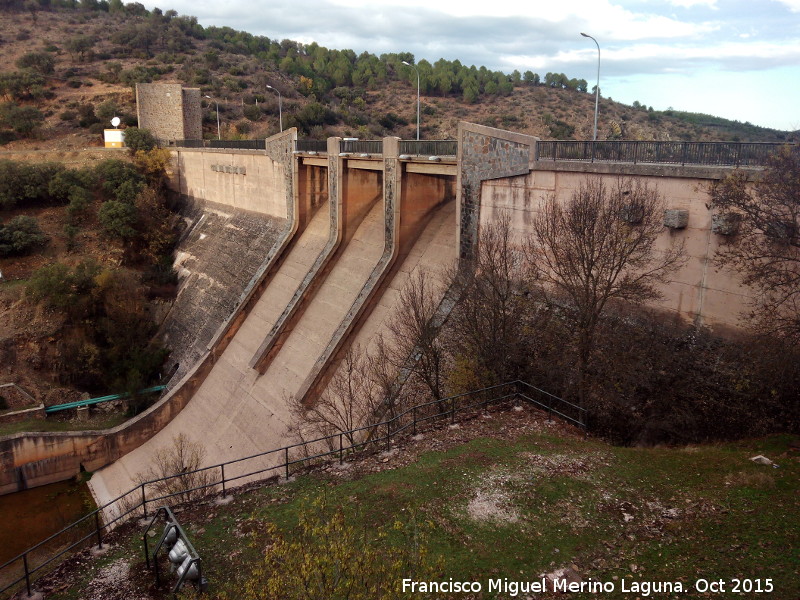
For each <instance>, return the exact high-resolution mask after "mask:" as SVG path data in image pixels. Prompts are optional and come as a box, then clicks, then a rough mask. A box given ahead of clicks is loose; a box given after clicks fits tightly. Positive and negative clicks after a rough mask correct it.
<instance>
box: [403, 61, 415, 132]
mask: <svg viewBox="0 0 800 600" xmlns="http://www.w3.org/2000/svg"><path fill="white" fill-rule="evenodd" d="M403 64H404V65H406V66H407V67H411V68H412V69H414V70H415V71H416V72H417V141H419V69H417V67H416V66H415V65H412V64H411V63H409V62H406V61H403Z"/></svg>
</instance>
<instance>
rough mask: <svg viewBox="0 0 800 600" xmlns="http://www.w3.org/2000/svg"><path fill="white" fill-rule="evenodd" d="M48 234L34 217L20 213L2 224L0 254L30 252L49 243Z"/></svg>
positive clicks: (0, 227) (0, 226)
mask: <svg viewBox="0 0 800 600" xmlns="http://www.w3.org/2000/svg"><path fill="white" fill-rule="evenodd" d="M47 239H48V238H47V236H46V235H45V234H44V233H43V232H42V230H41V229H40V228H39V223H38V222H37V221H36V219H34V218H33V217H29V216H26V215H19V216H16V217H14V218H13V219H11V220H10V221H9V222H8V223H6V224H5V225H0V256H19V255H23V254H29V253H30V252H32V251H33V250H34V248H36V247H37V246H42V245H44V244H46V243H47Z"/></svg>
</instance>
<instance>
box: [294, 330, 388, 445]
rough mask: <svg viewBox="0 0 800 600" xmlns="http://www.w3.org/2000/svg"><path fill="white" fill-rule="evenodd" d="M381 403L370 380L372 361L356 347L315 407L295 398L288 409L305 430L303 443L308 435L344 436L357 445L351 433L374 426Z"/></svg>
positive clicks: (349, 350) (353, 347)
mask: <svg viewBox="0 0 800 600" xmlns="http://www.w3.org/2000/svg"><path fill="white" fill-rule="evenodd" d="M381 401H382V399H381V398H379V397H378V395H377V394H375V393H374V386H373V384H372V381H371V379H370V374H369V358H368V357H367V356H366V355H365V354H364V353H363V352H362V351H361V348H360V347H359V346H358V345H354V346H351V347H350V348H349V349H348V350H347V352H346V353H345V355H344V358H343V359H342V362H341V364H340V365H339V368H338V369H337V370H336V373H335V374H334V376H333V377H332V378H331V380H330V383H329V384H328V387H327V388H326V389H325V391H324V392H323V393H322V394H321V395H320V397H319V399H318V400H317V401H316V402H315V403H314V405H313V406H310V407H308V406H305V405H303V403H302V401H300V400H298V399H295V398H292V399H291V400H290V402H289V405H290V408H291V411H292V413H293V414H294V416H295V417H296V420H297V421H298V422H299V423H301V424H302V425H303V426H305V428H306V429H305V430H304V431H305V433H303V431H301V432H300V433H301V438H302V439H304V438H305V437H306V435H307V432H308V431H311V432H312V435H315V436H319V437H323V436H332V435H335V434H338V433H342V434H344V438H345V439H346V440H347V441H348V442H349V443H350V445H354V444H355V443H357V442H358V441H359V440H357V439H356V438H357V436H356V435H355V434H354V433H352V430H353V429H357V428H359V427H363V426H366V425H371V424H372V423H374V420H375V413H376V409H377V408H378V406H379V405H380V403H381ZM332 444H333V440H331V441H330V444H328V445H329V447H330V448H333V445H332Z"/></svg>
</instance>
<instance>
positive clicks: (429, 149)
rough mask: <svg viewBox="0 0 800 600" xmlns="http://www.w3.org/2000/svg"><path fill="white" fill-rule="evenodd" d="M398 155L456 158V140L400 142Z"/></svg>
mask: <svg viewBox="0 0 800 600" xmlns="http://www.w3.org/2000/svg"><path fill="white" fill-rule="evenodd" d="M400 154H401V155H403V154H409V155H411V156H457V155H458V141H456V140H401V141H400Z"/></svg>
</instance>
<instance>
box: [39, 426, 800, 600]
mask: <svg viewBox="0 0 800 600" xmlns="http://www.w3.org/2000/svg"><path fill="white" fill-rule="evenodd" d="M791 441H792V438H791V437H790V436H783V435H776V436H772V437H768V438H764V439H757V440H746V441H741V442H736V443H728V444H714V445H706V446H693V447H686V448H621V447H614V446H610V445H608V444H606V443H604V442H602V441H599V440H594V439H584V438H583V437H581V436H578V435H575V434H574V433H573V434H570V433H568V432H567V431H566V430H565V429H564V428H563V427H561V426H553V425H548V424H546V423H544V422H543V421H542V420H540V417H538V416H536V415H535V414H534V413H533V412H530V413H529V412H528V411H525V412H524V413H518V414H515V413H514V412H513V411H509V412H505V413H500V412H498V413H493V414H492V416H491V417H490V418H483V417H479V418H477V419H475V420H474V421H473V422H471V423H466V424H464V425H462V427H461V428H458V429H450V428H444V429H442V430H439V431H434V432H429V433H427V434H425V439H423V440H421V441H416V442H411V441H409V444H408V447H407V448H405V449H403V450H400V451H398V452H395V451H393V452H392V453H389V454H385V453H384V454H379V455H375V456H373V457H371V458H368V459H365V460H364V461H361V462H359V463H352V464H351V465H350V466H349V468H348V466H347V465H346V466H345V467H344V468H340V467H338V466H337V465H330V466H328V467H325V468H323V469H318V470H316V471H314V472H310V473H307V474H305V475H302V476H298V477H297V478H295V479H294V480H292V481H290V482H288V483H282V484H279V485H269V486H265V487H261V488H257V489H253V490H250V491H247V492H241V493H237V494H236V495H235V496H234V498H233V500H232V501H231V502H230V503H229V504H227V505H219V506H218V505H217V504H215V503H214V502H213V501H211V502H207V503H204V504H202V505H196V506H193V507H189V508H187V509H186V510H184V511H182V512H181V513H180V514H179V515H178V518H179V519H180V520H181V522H182V524H184V526H185V528H186V530H187V532H188V534H189V536H190V538H191V540H192V542H193V543H194V545H195V547H196V548H197V549H198V551H199V552H200V554H201V555H202V556H203V558H204V565H205V566H204V573H205V575H206V576H207V578H208V579H209V581H210V582H211V591H210V595H209V597H217V596H219V595H220V594H223V593H227V595H228V597H230V598H237V597H241V596H240V590H241V589H242V586H243V585H244V582H245V581H246V580H247V579H248V577H249V575H250V572H251V569H252V567H253V566H254V565H255V564H256V563H257V562H258V561H259V560H260V558H259V557H260V556H261V551H262V550H261V549H262V548H263V547H264V545H265V543H266V542H265V539H264V537H263V536H262V535H261V532H263V531H264V527H265V524H266V523H267V522H271V523H274V524H275V525H276V526H277V527H278V529H279V530H280V531H282V532H284V533H285V535H286V536H287V537H288V538H289V539H291V537H292V536H293V535H295V532H296V525H297V522H298V513H299V511H300V510H302V509H303V508H304V507H308V506H309V505H310V504H311V503H313V502H314V500H315V499H319V498H324V500H325V504H326V505H327V506H328V507H342V510H343V511H344V513H345V515H346V516H347V521H348V523H351V524H353V525H354V526H355V527H356V529H358V530H360V531H363V538H364V541H365V543H370V544H371V543H373V539H372V537H373V532H376V531H378V529H379V528H381V527H384V528H385V526H387V525H391V524H392V523H393V522H394V521H396V520H399V521H401V522H403V523H404V524H405V526H406V528H412V529H413V530H414V531H417V530H418V531H420V532H421V534H420V535H422V537H424V539H425V540H426V542H425V543H426V544H427V547H428V548H429V551H430V554H431V555H432V556H434V557H441V559H442V560H443V565H444V566H443V567H442V569H441V577H440V578H439V579H440V580H449V578H453V579H454V580H459V581H476V582H480V583H481V585H482V593H481V594H478V595H472V596H470V595H464V594H454V595H452V597H459V598H466V597H480V598H507V597H514V596H513V595H512V593H511V592H510V591H507V592H506V593H502V592H501V593H499V594H498V593H495V592H492V593H489V591H488V588H489V580H490V579H495V580H497V579H500V580H502V579H504V578H507V579H508V580H509V581H539V580H541V577H542V575H543V574H545V573H551V572H553V571H555V570H556V569H560V568H569V569H571V570H572V571H574V572H575V573H577V574H578V575H579V576H580V578H581V579H582V580H583V581H584V582H601V583H607V584H613V586H614V588H615V590H614V591H613V592H610V593H602V594H595V593H588V592H587V593H571V594H569V595H567V596H564V595H562V594H555V595H553V594H551V595H548V593H545V594H539V593H535V594H520V595H519V596H518V597H523V598H524V597H532V598H549V597H568V598H576V599H578V598H598V597H602V598H626V599H631V600H633V599H634V598H645V597H648V595H649V596H651V597H657V598H673V597H674V598H704V597H720V598H726V597H730V598H734V597H737V598H739V597H765V598H773V599H776V600H795V599H797V598H800V525H799V524H798V523H800V494H798V491H799V490H798V481H799V476H800V457H798V456H797V453H793V452H792V451H791V449H790V448H789V444H790V442H791ZM756 454H764V455H765V456H768V457H770V458H771V459H773V460H775V461H776V462H777V463H778V464H779V465H780V466H779V468H772V467H769V466H763V465H758V464H755V463H753V462H751V461H750V460H749V458H750V457H752V456H754V455H756ZM390 529H391V528H390ZM140 532H141V528H140V529H137V530H136V531H135V533H136V534H138V535H141V533H140ZM406 541H407V538H404V537H403V536H400V535H394V534H392V533H391V531H390V533H389V535H388V537H386V538H385V540H384V541H383V542H382V543H388V544H392V543H405V542H406ZM143 562H144V561H143V558H142V550H141V540H140V539H139V538H138V537H137V536H133V537H131V536H128V537H121V538H120V539H119V540H118V541H117V542H116V543H115V547H114V548H113V550H111V551H110V552H109V553H107V554H105V555H103V556H102V557H100V558H97V559H91V560H89V559H87V560H86V562H85V563H84V567H83V568H82V569H80V570H77V571H75V570H73V572H71V573H68V575H67V576H66V579H62V580H61V582H60V583H59V584H58V585H60V586H62V589H61V590H60V591H59V592H57V593H54V594H51V595H47V597H48V598H65V599H67V598H69V599H77V598H90V597H93V596H92V594H99V593H100V590H99V588H97V587H96V586H98V585H99V584H98V582H100V581H105V580H107V579H108V573H109V572H110V571H113V570H116V571H119V572H122V571H124V572H125V573H128V568H129V567H130V573H129V574H128V575H126V577H124V578H123V579H124V581H123V582H122V583H119V582H118V588H119V590H120V591H119V592H118V594H119V595H114V594H116V593H117V592H113V593H112V592H110V591H108V590H106V595H102V597H103V598H111V599H114V598H120V599H122V598H126V599H127V600H130V599H131V598H136V597H139V596H136V594H137V593H138V594H142V595H143V597H154V596H155V597H160V596H162V595H163V596H164V597H166V596H167V594H166V592H165V591H164V590H156V589H155V588H154V587H153V585H152V575H151V574H148V573H146V572H143ZM699 579H704V580H707V581H709V582H710V581H714V582H717V581H719V580H722V581H723V582H724V585H725V593H723V594H707V595H704V594H702V593H700V592H698V591H696V590H695V583H696V581H697V580H699ZM735 579H740V580H743V579H750V580H760V585H761V586H762V588H764V587H766V586H767V585H768V584H767V580H768V579H769V580H771V581H770V584H771V586H772V587H773V592H772V593H769V594H767V593H763V594H754V593H745V594H735V593H731V590H732V586H733V585H735V581H734V580H735ZM623 580H624V582H625V585H626V589H627V590H631V588H632V587H634V588H635V586H637V585H638V586H640V587H639V591H638V592H637V591H636V590H635V589H634V591H623V590H622V584H623ZM647 582H670V585H671V586H672V587H673V589H676V588H677V586H678V584H680V585H682V586H683V589H684V590H685V591H684V592H683V593H660V592H654V591H653V590H652V589H651V590H650V592H649V593H644V592H645V591H646V590H644V589H643V588H641V586H642V585H645V584H646V583H647ZM48 585H49V584H48ZM747 585H748V584H744V586H742V589H744V588H745V586H747ZM753 585H756V583H755V581H754V583H753ZM53 587H54V588H55V587H57V585H56V584H53ZM108 594H111V595H108ZM98 597H99V596H98ZM411 597H420V598H422V597H437V598H438V597H449V596H447V595H446V594H433V595H429V596H425V595H417V596H411Z"/></svg>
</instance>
